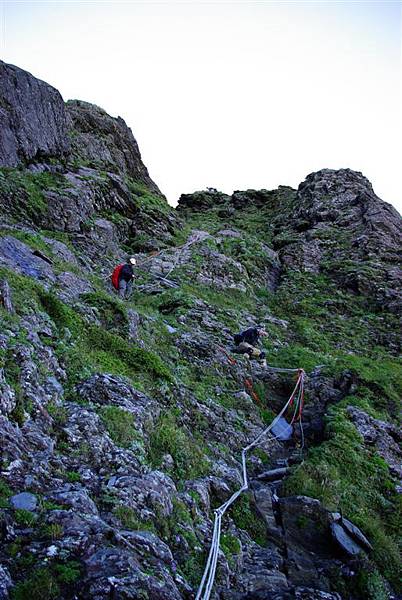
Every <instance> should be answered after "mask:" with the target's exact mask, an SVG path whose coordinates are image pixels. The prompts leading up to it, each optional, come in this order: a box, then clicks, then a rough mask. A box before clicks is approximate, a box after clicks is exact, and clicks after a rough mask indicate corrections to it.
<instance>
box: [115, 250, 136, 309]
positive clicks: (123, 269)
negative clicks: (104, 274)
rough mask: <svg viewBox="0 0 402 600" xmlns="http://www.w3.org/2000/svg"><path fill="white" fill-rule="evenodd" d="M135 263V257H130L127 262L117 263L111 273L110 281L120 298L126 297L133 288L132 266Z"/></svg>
mask: <svg viewBox="0 0 402 600" xmlns="http://www.w3.org/2000/svg"><path fill="white" fill-rule="evenodd" d="M136 264H137V261H136V260H135V258H130V260H129V262H128V263H126V264H123V265H118V266H117V267H116V268H115V269H114V271H113V274H112V283H113V286H114V287H115V288H116V290H118V291H119V296H120V298H121V299H122V300H124V299H125V298H126V299H128V298H129V297H130V296H131V292H132V290H133V278H134V269H133V267H134V266H135V265H136Z"/></svg>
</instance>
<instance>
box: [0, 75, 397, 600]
mask: <svg viewBox="0 0 402 600" xmlns="http://www.w3.org/2000/svg"><path fill="white" fill-rule="evenodd" d="M0 81H1V86H0V121H1V128H0V165H1V167H0V207H1V214H0V300H1V302H0V304H1V306H0V317H1V329H0V357H1V365H0V366H1V368H0V387H1V396H0V542H1V543H0V599H1V600H8V599H11V600H27V599H29V600H51V599H66V600H73V599H91V600H103V599H110V600H112V599H113V600H129V599H132V600H144V599H149V600H191V599H194V598H195V597H196V595H197V589H198V587H199V585H200V583H201V580H202V576H203V573H204V569H205V567H206V563H207V558H208V553H209V550H210V547H211V541H212V537H213V524H214V519H215V515H216V514H218V515H219V511H218V513H216V512H215V511H216V509H217V508H218V507H219V506H221V505H222V504H223V503H225V502H226V501H227V500H228V499H229V498H230V497H231V495H232V494H233V493H234V492H236V491H237V490H238V489H240V488H241V486H242V483H243V467H242V460H241V452H242V449H243V448H245V447H246V446H248V445H249V444H250V443H251V442H253V440H255V439H256V438H257V437H258V436H260V435H261V434H262V433H263V432H264V430H265V429H266V428H267V426H268V425H269V424H270V423H272V421H273V419H274V417H275V415H278V414H279V413H280V412H281V411H282V409H283V407H284V406H285V404H286V403H287V401H288V399H289V397H290V395H291V392H292V389H293V388H294V386H295V375H296V376H297V377H299V378H300V376H301V374H303V373H305V376H304V383H305V385H304V405H303V406H302V394H301V393H300V395H299V396H298V406H299V409H300V410H299V411H298V412H294V406H292V407H291V408H290V409H289V411H287V412H285V413H284V414H283V415H282V417H283V419H281V421H278V423H276V425H275V428H274V430H273V431H274V432H275V434H274V435H273V434H271V433H269V432H266V433H265V434H264V435H262V436H261V437H260V440H259V443H258V444H257V445H256V446H255V447H253V448H251V449H250V450H249V451H248V453H247V460H246V469H247V476H248V489H247V490H244V491H243V493H242V494H240V495H239V497H238V498H237V499H236V500H235V501H234V502H233V504H232V505H231V506H230V508H228V510H227V511H226V512H225V514H224V515H223V516H222V521H221V536H220V543H219V549H218V551H217V557H216V558H217V560H216V564H215V566H216V573H215V577H214V580H213V581H212V582H211V585H210V586H209V589H207V590H205V589H204V591H203V592H202V594H199V595H198V598H202V600H207V598H209V597H210V598H212V599H214V600H386V599H389V600H390V599H396V598H398V594H400V593H401V589H400V588H399V587H398V582H399V569H400V560H399V553H398V538H400V535H401V517H400V515H401V495H400V494H401V492H402V484H401V478H402V470H401V457H402V451H401V433H400V429H399V427H398V423H399V422H398V416H399V408H400V406H399V402H400V396H401V392H402V376H401V366H400V362H399V360H398V356H399V353H400V315H401V279H402V275H401V270H400V258H401V256H400V251H401V237H402V236H401V230H400V216H399V215H398V213H397V212H396V210H395V209H394V208H392V206H390V205H389V204H386V203H385V202H383V201H382V200H380V199H379V198H378V197H377V196H376V195H375V193H374V191H373V188H372V186H371V184H370V182H369V181H368V180H367V179H366V178H365V177H364V176H363V175H362V174H361V173H357V172H354V171H351V170H349V169H341V170H337V171H335V170H330V169H323V170H322V171H319V172H317V173H312V174H311V175H308V176H307V177H306V179H305V181H304V182H302V183H301V184H300V186H299V187H298V189H297V190H295V189H292V188H290V187H287V186H281V187H279V188H278V189H276V190H246V191H236V192H234V193H233V194H232V195H231V196H229V195H226V194H223V193H221V192H219V191H217V190H215V189H212V188H209V189H207V190H204V191H199V192H196V193H193V194H183V195H182V196H181V198H180V201H179V203H178V206H177V208H172V207H171V206H169V204H168V203H167V201H166V199H165V197H164V196H163V194H162V193H161V191H160V190H159V188H158V186H157V185H156V184H155V183H154V182H153V181H152V180H151V178H150V176H149V174H148V171H147V169H146V167H145V166H144V164H143V162H142V160H141V155H140V152H139V149H138V145H137V143H136V141H135V138H134V136H133V134H132V132H131V130H130V129H129V127H128V126H127V125H126V123H125V122H124V120H123V119H122V118H120V117H118V118H117V119H116V118H112V117H111V116H109V115H108V114H107V113H106V112H105V111H104V110H102V109H101V108H99V107H98V106H94V105H91V104H88V103H86V102H82V101H78V100H74V101H69V102H67V103H65V102H64V101H63V99H62V98H61V96H60V94H59V92H58V91H57V90H55V89H54V88H53V87H51V86H50V85H48V84H47V83H44V82H43V81H39V80H38V79H36V78H35V77H33V76H32V75H30V74H29V73H27V72H25V71H23V70H21V69H19V68H17V67H14V66H11V65H7V64H4V63H0ZM130 257H135V258H136V260H137V263H136V266H135V267H134V274H135V279H134V286H133V290H132V294H131V296H129V297H128V298H125V299H123V298H122V297H120V296H119V295H118V294H117V292H116V290H115V289H114V288H113V286H112V282H111V273H112V271H113V269H114V268H115V267H116V265H119V264H122V263H127V262H128V260H129V258H130ZM256 326H258V327H265V330H266V332H267V333H268V335H267V336H265V337H261V339H260V344H261V348H262V349H263V350H264V351H265V353H266V360H267V363H268V365H267V366H265V365H264V363H263V361H261V360H256V359H254V358H251V359H249V357H248V355H246V354H239V353H236V352H235V350H236V348H235V347H234V338H233V336H234V334H236V333H239V332H241V331H243V330H245V329H247V328H249V327H256ZM272 367H276V368H279V369H285V371H276V370H274V369H273V368H272ZM286 369H289V371H287V370H286ZM292 369H295V370H296V371H295V372H293V371H291V370H292ZM297 369H303V371H297ZM301 409H302V410H301ZM292 415H293V419H292ZM281 427H282V429H281ZM212 566H214V565H212ZM399 597H400V596H399Z"/></svg>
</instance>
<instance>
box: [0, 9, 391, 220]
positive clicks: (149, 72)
mask: <svg viewBox="0 0 402 600" xmlns="http://www.w3.org/2000/svg"><path fill="white" fill-rule="evenodd" d="M0 7H1V17H2V28H1V32H2V33H1V46H0V47H1V58H2V60H4V61H6V62H9V63H12V64H16V65H18V66H19V67H21V68H24V69H26V70H28V71H30V72H31V73H33V74H34V75H35V76H37V77H39V78H41V79H44V80H45V81H47V82H48V83H50V84H52V85H54V86H55V87H56V88H58V89H59V90H60V92H61V94H62V95H63V97H64V99H66V100H67V99H69V98H79V99H81V100H87V101H89V102H93V103H95V104H98V105H99V106H102V107H103V108H105V109H106V110H107V111H108V112H109V113H110V114H112V115H114V116H117V115H120V116H122V117H123V118H124V119H125V121H126V122H127V124H128V125H129V126H130V127H131V128H132V130H133V133H134V136H135V137H136V139H137V141H138V143H139V146H140V150H141V153H142V156H143V160H144V162H145V164H146V165H147V167H148V169H149V171H150V174H151V177H152V178H153V179H154V180H155V181H156V183H157V184H158V185H159V187H160V188H161V190H162V191H163V192H164V193H165V194H166V196H167V197H168V199H169V201H170V202H171V203H172V204H175V203H176V202H177V199H178V197H179V195H180V194H181V193H183V192H191V191H194V190H196V189H203V188H205V187H207V186H211V187H216V188H218V189H221V190H223V191H225V192H228V193H230V192H232V190H234V189H247V188H257V189H258V188H267V189H273V188H275V187H277V186H278V185H280V184H283V185H291V186H293V187H297V185H298V184H299V183H300V181H302V180H303V179H304V178H305V176H306V175H307V174H308V173H310V172H312V171H316V170H319V169H321V168H324V167H328V168H341V167H349V168H352V169H355V170H358V171H362V172H363V173H364V175H366V176H367V177H368V178H369V179H370V180H371V182H372V183H373V186H374V190H375V191H376V193H377V194H378V195H379V196H380V197H382V198H383V199H384V200H386V201H387V202H391V203H392V204H394V205H395V206H397V207H398V208H399V210H400V211H401V210H402V192H401V187H402V186H401V181H400V179H401V171H402V170H401V158H402V156H401V133H402V126H401V110H402V109H401V104H402V102H401V100H402V97H401V67H402V64H401V63H402V61H401V2H399V1H392V2H391V1H389V2H388V1H386V0H383V1H382V2H376V1H374V2H370V1H362V2H353V1H348V2H335V1H311V2H304V1H293V2H286V1H282V2H281V1H276V2H270V1H264V0H244V1H231V2H229V1H226V0H216V1H215V2H212V1H204V0H194V1H192V0H182V1H170V0H166V1H153V0H147V1H141V2H140V1H136V0H132V1H129V0H127V1H117V0H116V1H110V2H109V1H107V2H100V1H88V0H87V1H74V0H69V1H67V0H66V1H62V0H57V2H54V1H49V2H43V1H37V2H36V1H31V2H26V1H22V2H19V1H17V0H6V1H4V0H3V1H0Z"/></svg>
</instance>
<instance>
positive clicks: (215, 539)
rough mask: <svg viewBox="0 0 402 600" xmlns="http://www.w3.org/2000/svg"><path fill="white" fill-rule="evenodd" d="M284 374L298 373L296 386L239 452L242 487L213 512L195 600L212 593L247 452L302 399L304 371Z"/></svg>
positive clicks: (244, 477) (204, 599) (245, 487)
mask: <svg viewBox="0 0 402 600" xmlns="http://www.w3.org/2000/svg"><path fill="white" fill-rule="evenodd" d="M285 371H286V372H288V371H291V372H298V373H299V377H298V379H297V382H296V385H295V387H294V389H293V391H292V394H291V395H290V398H289V400H288V401H287V402H286V404H285V406H284V407H283V408H282V410H281V412H280V413H279V414H278V415H277V416H276V417H275V419H274V420H273V421H272V422H271V424H270V425H268V427H266V428H265V429H264V430H263V431H262V432H261V433H260V434H259V435H258V436H257V437H256V438H255V440H254V441H253V442H251V444H249V445H248V446H246V447H245V448H243V449H242V451H241V464H242V474H243V485H242V486H241V488H239V489H238V490H237V491H236V492H234V494H232V496H230V498H229V499H228V500H226V502H224V503H223V504H222V505H221V506H220V507H219V508H217V509H216V510H215V520H214V529H213V533H212V540H211V548H210V550H209V554H208V559H207V564H206V566H205V570H204V573H203V576H202V579H201V583H200V586H199V588H198V591H197V595H196V597H195V600H209V598H210V596H211V592H212V587H213V585H214V581H215V574H216V567H217V564H218V556H219V547H220V537H221V525H222V517H223V515H224V514H225V512H226V511H227V510H228V508H229V507H230V506H231V505H232V504H233V502H234V501H235V500H236V499H237V498H238V497H239V496H240V494H242V493H243V492H245V491H246V490H247V489H248V488H249V485H248V477H247V463H246V458H247V457H246V455H247V452H248V451H249V450H252V449H253V448H254V447H255V446H257V444H258V443H259V442H260V440H261V439H262V438H263V437H265V436H267V435H268V434H269V433H270V432H271V429H272V428H273V427H274V426H275V424H276V423H277V422H278V421H279V419H280V418H281V417H282V415H283V414H284V413H285V412H286V410H287V409H288V407H289V405H291V403H292V401H293V400H295V415H296V414H297V410H298V409H299V406H300V401H301V397H302V390H303V386H304V371H303V369H285ZM271 436H272V440H274V439H277V438H276V436H274V435H272V433H271Z"/></svg>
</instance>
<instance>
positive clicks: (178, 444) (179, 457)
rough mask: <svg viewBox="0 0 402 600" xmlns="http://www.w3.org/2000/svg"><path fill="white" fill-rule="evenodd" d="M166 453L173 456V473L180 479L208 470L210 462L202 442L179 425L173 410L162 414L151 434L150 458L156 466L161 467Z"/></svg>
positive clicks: (198, 474)
mask: <svg viewBox="0 0 402 600" xmlns="http://www.w3.org/2000/svg"><path fill="white" fill-rule="evenodd" d="M164 454H170V455H171V456H172V458H173V461H174V466H173V469H172V473H171V475H172V476H173V477H175V478H176V479H178V480H186V479H193V478H195V477H200V476H202V475H205V474H206V473H207V472H208V468H209V462H208V460H207V459H206V457H205V456H204V453H203V451H202V449H201V443H200V442H198V441H197V440H196V439H195V438H194V437H192V436H190V435H189V434H188V433H186V431H185V429H184V428H183V427H181V426H180V425H178V423H177V420H176V417H175V415H174V414H173V413H172V412H167V413H164V414H162V415H161V417H160V418H159V420H158V422H157V423H156V425H155V428H154V430H153V431H152V433H151V436H150V447H149V460H150V462H151V464H152V466H153V467H154V468H158V467H160V465H161V460H162V457H163V455H164Z"/></svg>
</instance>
